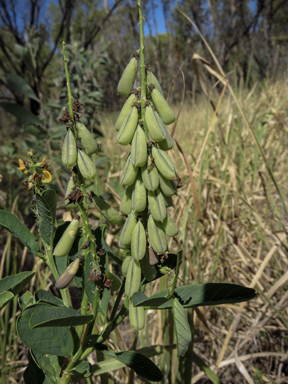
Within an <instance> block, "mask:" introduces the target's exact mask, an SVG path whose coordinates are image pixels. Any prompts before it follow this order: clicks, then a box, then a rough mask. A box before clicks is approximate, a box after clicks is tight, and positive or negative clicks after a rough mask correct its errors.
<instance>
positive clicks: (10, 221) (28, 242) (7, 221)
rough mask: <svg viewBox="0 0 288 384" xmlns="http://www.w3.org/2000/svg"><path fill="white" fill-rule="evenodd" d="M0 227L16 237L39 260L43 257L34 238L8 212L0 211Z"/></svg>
mask: <svg viewBox="0 0 288 384" xmlns="http://www.w3.org/2000/svg"><path fill="white" fill-rule="evenodd" d="M0 225H2V226H3V227H5V228H6V229H7V230H8V231H9V232H11V233H12V235H14V236H16V237H17V238H18V239H19V240H21V241H22V243H23V244H24V245H25V246H26V247H27V248H28V249H29V251H30V252H31V253H33V254H34V255H36V256H39V257H41V258H44V255H42V254H41V253H39V244H38V242H37V240H36V237H35V236H34V235H33V234H32V233H31V232H30V231H29V229H28V228H27V227H25V225H24V224H23V223H21V221H20V220H19V219H18V217H16V216H15V215H13V214H12V213H10V212H7V211H3V210H0Z"/></svg>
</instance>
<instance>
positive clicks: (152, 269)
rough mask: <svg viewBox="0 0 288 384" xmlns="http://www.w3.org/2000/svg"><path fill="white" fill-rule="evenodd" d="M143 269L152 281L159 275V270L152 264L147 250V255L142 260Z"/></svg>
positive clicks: (146, 276) (145, 275) (147, 278)
mask: <svg viewBox="0 0 288 384" xmlns="http://www.w3.org/2000/svg"><path fill="white" fill-rule="evenodd" d="M141 271H142V273H143V275H144V277H145V279H146V280H147V281H152V280H154V279H155V277H156V276H157V271H156V268H155V267H154V265H150V263H149V256H148V253H147V252H146V254H145V257H144V258H143V259H142V260H141Z"/></svg>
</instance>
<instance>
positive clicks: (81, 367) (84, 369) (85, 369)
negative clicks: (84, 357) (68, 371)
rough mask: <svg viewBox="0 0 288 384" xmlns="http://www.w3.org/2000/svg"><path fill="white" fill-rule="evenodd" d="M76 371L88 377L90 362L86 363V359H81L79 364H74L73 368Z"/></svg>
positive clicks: (89, 374)
mask: <svg viewBox="0 0 288 384" xmlns="http://www.w3.org/2000/svg"><path fill="white" fill-rule="evenodd" d="M73 370H75V371H76V372H78V373H81V375H82V376H84V377H90V376H91V374H92V372H91V364H90V363H88V361H82V362H81V363H80V364H78V365H76V367H75V368H73Z"/></svg>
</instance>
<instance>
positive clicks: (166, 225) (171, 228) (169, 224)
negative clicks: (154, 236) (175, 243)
mask: <svg viewBox="0 0 288 384" xmlns="http://www.w3.org/2000/svg"><path fill="white" fill-rule="evenodd" d="M162 227H163V229H164V232H165V233H166V235H167V236H169V237H173V236H176V235H177V234H178V233H179V229H178V227H177V225H176V224H175V223H174V221H173V220H172V219H171V217H170V215H169V213H168V212H167V216H166V218H165V220H164V222H163V225H162Z"/></svg>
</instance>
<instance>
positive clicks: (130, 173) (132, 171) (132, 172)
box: [120, 155, 139, 187]
mask: <svg viewBox="0 0 288 384" xmlns="http://www.w3.org/2000/svg"><path fill="white" fill-rule="evenodd" d="M138 170H139V168H138V167H134V165H133V164H132V161H131V155H129V156H128V157H127V160H126V162H125V165H124V168H123V172H122V174H121V178H120V184H122V185H125V186H126V187H128V186H129V185H131V184H133V183H134V181H135V179H136V177H137V174H138Z"/></svg>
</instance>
